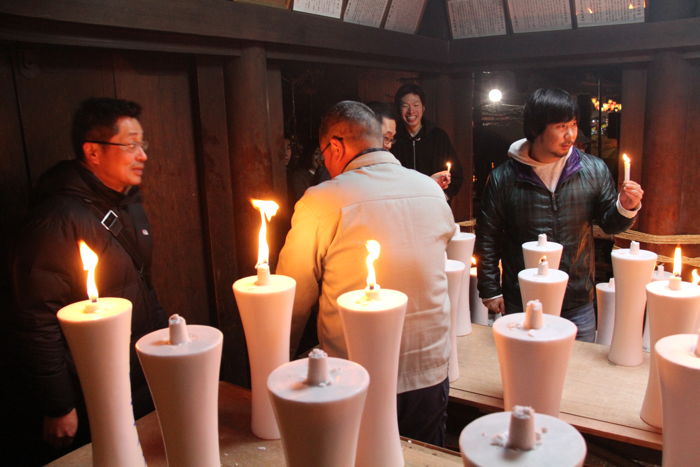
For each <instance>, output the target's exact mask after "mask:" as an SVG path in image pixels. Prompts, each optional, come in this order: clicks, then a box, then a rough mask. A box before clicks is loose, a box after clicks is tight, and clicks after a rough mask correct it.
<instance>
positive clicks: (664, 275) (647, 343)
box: [642, 264, 692, 361]
mask: <svg viewBox="0 0 700 467" xmlns="http://www.w3.org/2000/svg"><path fill="white" fill-rule="evenodd" d="M671 276H673V274H672V273H671V272H670V271H664V265H663V264H659V265H658V266H656V269H654V272H653V273H652V274H651V281H652V282H656V281H666V280H669V279H670V278H671ZM691 331H692V329H691ZM674 334H676V333H674ZM642 349H643V350H644V351H645V352H650V351H651V333H650V332H649V310H647V312H646V313H644V334H642ZM652 361H653V359H652Z"/></svg>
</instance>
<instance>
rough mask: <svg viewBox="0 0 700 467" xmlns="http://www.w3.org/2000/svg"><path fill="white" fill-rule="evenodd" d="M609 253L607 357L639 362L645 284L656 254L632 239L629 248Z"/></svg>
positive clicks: (622, 362) (621, 362) (619, 361)
mask: <svg viewBox="0 0 700 467" xmlns="http://www.w3.org/2000/svg"><path fill="white" fill-rule="evenodd" d="M611 256H612V265H613V276H614V277H615V325H614V327H613V336H612V340H611V341H610V352H609V353H608V360H610V361H611V362H612V363H614V364H616V365H622V366H637V365H641V363H642V361H643V356H642V331H643V329H642V325H643V323H644V306H645V304H646V299H647V298H646V289H645V287H646V285H647V284H648V283H649V281H651V273H652V272H653V271H654V265H655V264H656V259H657V255H656V253H653V252H651V251H646V250H641V249H639V243H637V242H635V241H633V242H632V243H631V244H630V248H629V249H627V248H620V249H618V250H614V251H613V252H612V253H611Z"/></svg>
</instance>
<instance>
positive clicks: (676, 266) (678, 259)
mask: <svg viewBox="0 0 700 467" xmlns="http://www.w3.org/2000/svg"><path fill="white" fill-rule="evenodd" d="M682 268H683V256H681V247H679V246H677V247H676V251H675V252H674V253H673V275H674V276H679V277H680V275H681V269H682Z"/></svg>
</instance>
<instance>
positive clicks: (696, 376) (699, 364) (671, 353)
mask: <svg viewBox="0 0 700 467" xmlns="http://www.w3.org/2000/svg"><path fill="white" fill-rule="evenodd" d="M697 348H698V334H697V333H694V334H677V335H673V336H666V337H663V338H661V339H659V341H658V342H656V345H655V346H654V352H655V359H656V366H657V368H658V372H659V381H660V389H661V399H662V405H663V466H664V467H673V466H677V465H680V466H690V465H700V444H698V433H700V391H698V388H699V387H700V354H699V353H698V352H697V350H696V349H697Z"/></svg>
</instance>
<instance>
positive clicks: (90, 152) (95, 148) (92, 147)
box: [83, 143, 100, 165]
mask: <svg viewBox="0 0 700 467" xmlns="http://www.w3.org/2000/svg"><path fill="white" fill-rule="evenodd" d="M99 150H100V145H99V144H97V143H83V157H84V158H85V162H87V163H88V164H90V165H95V164H99V158H98V157H97V155H98V152H99Z"/></svg>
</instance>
